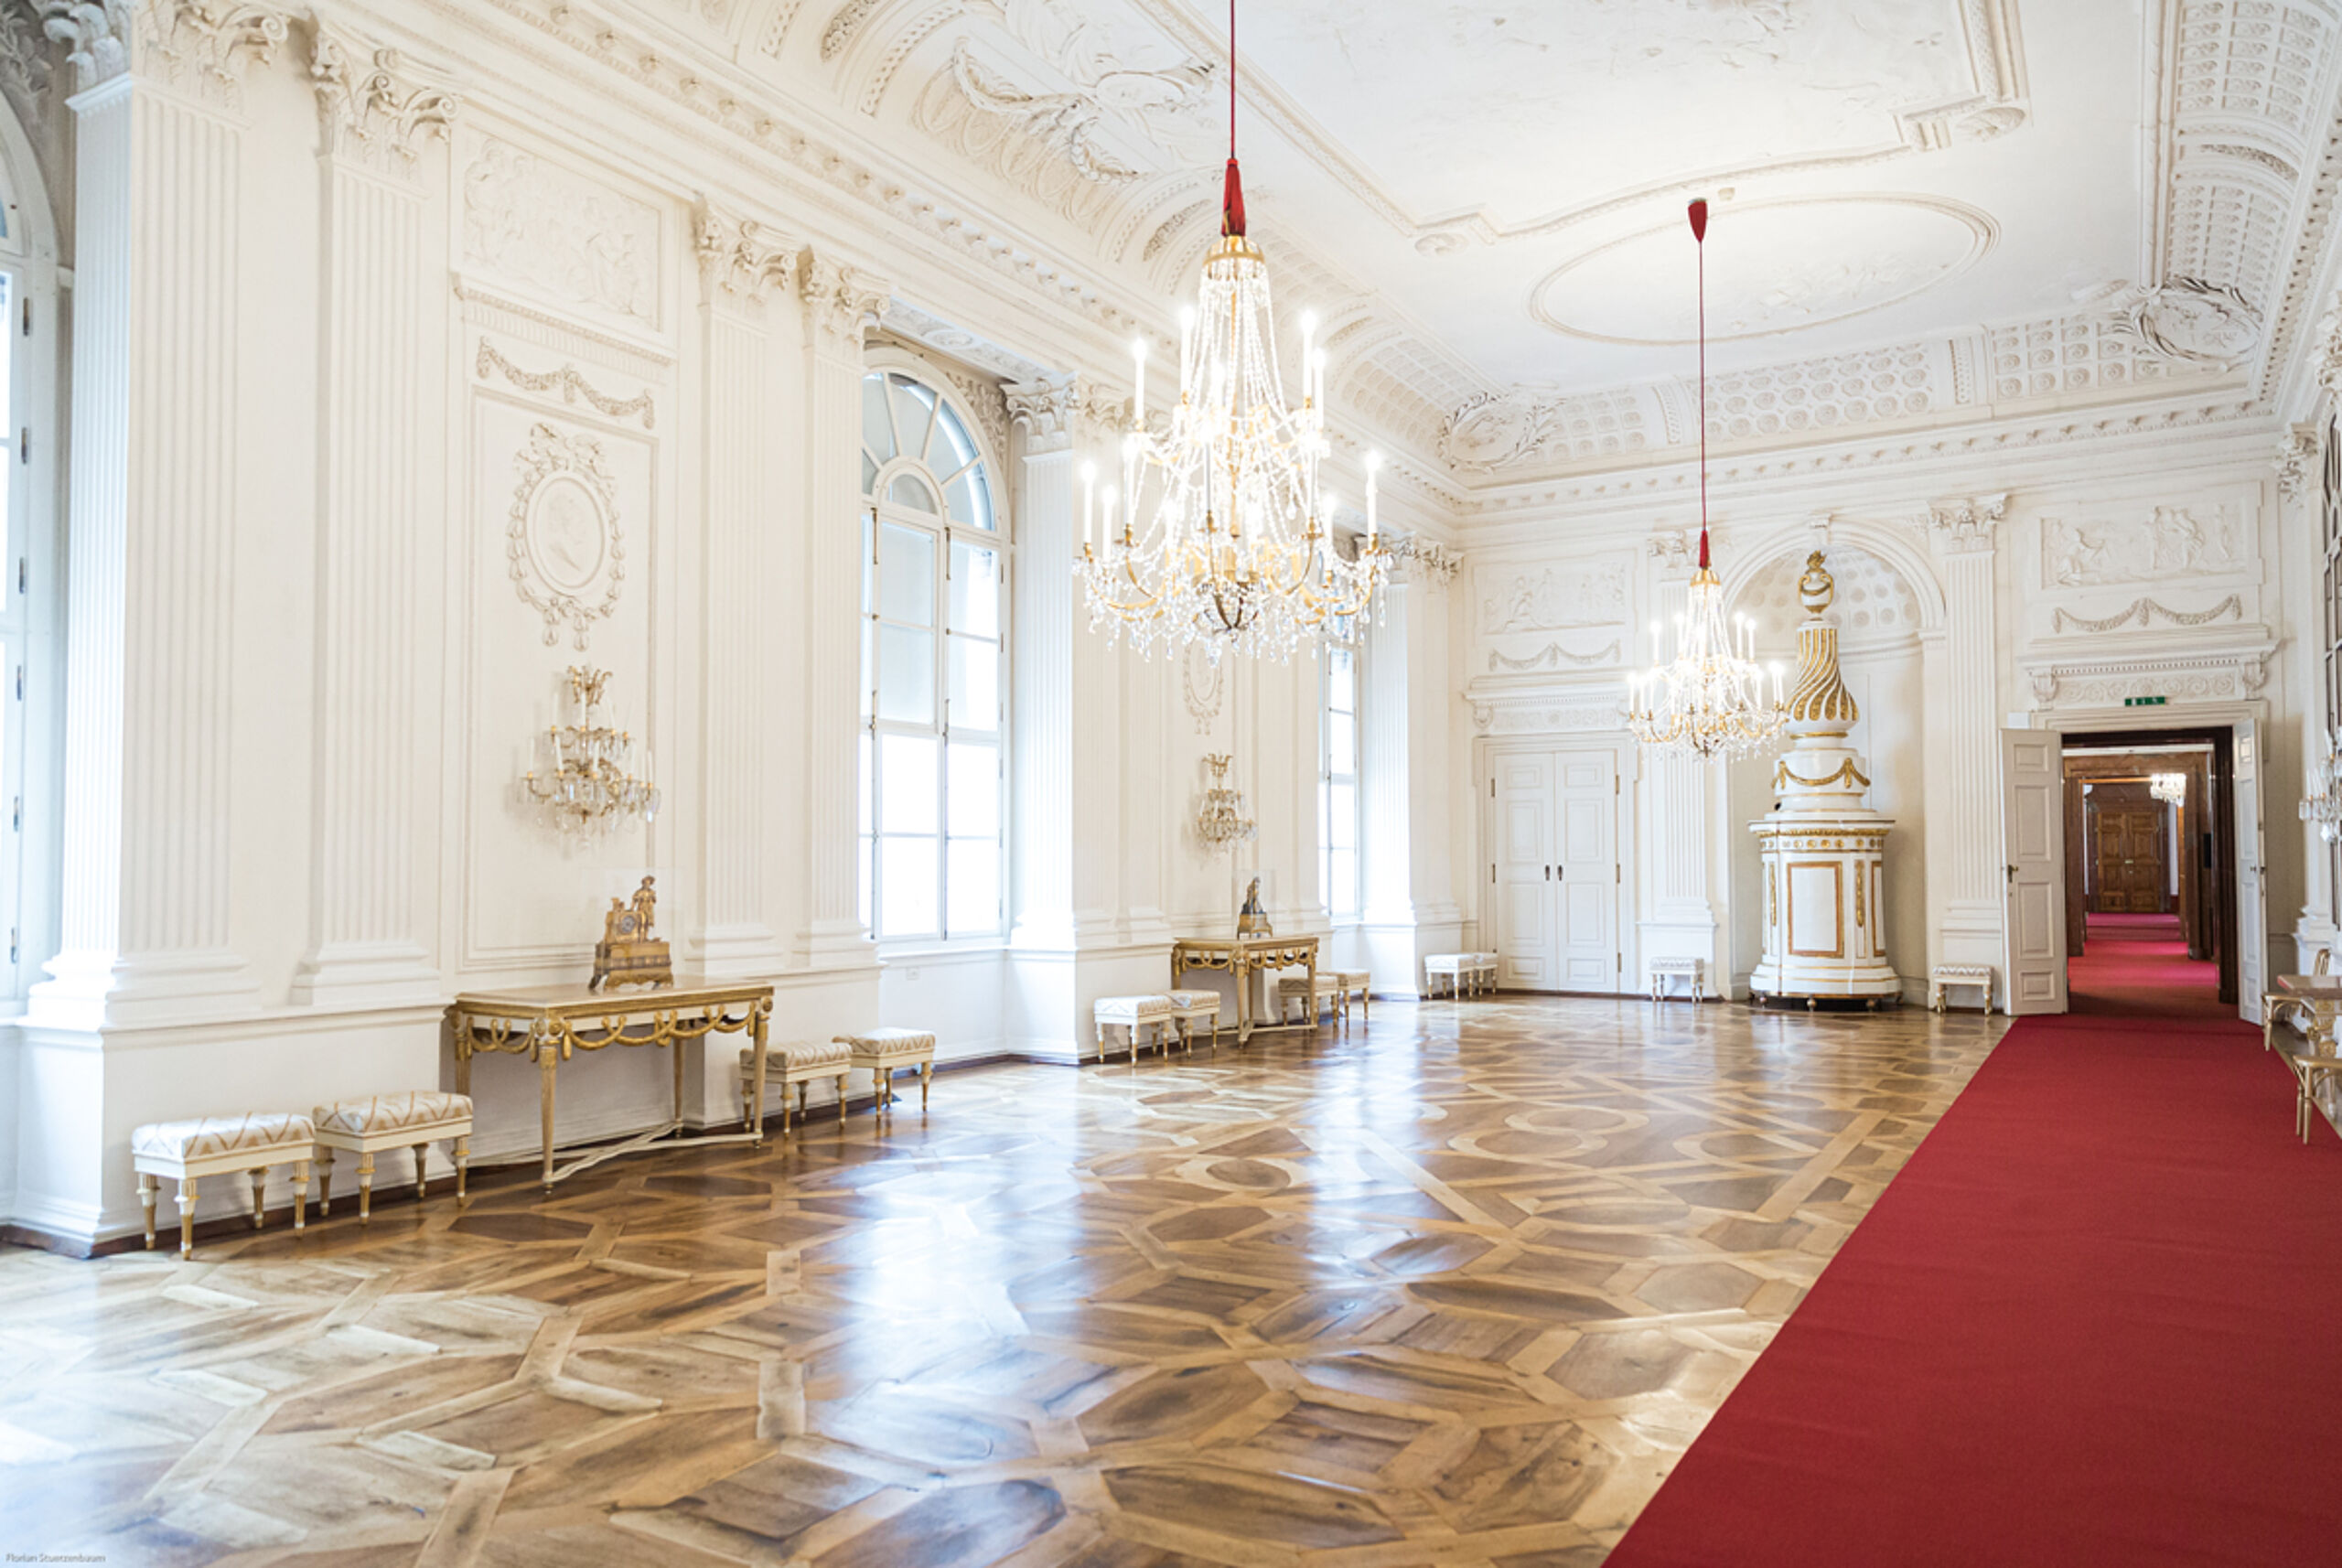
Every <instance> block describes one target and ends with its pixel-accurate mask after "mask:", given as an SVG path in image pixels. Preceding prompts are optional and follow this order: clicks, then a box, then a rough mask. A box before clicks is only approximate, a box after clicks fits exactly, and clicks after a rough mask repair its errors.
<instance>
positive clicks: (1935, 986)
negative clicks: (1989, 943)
mask: <svg viewBox="0 0 2342 1568" xmlns="http://www.w3.org/2000/svg"><path fill="white" fill-rule="evenodd" d="M1955 985H1959V986H1969V985H1972V986H1974V987H1975V988H1976V989H1977V990H1979V991H1981V992H1982V993H1983V996H1984V1011H1985V1012H1986V1013H1988V1014H1989V1013H1990V1012H1992V1010H1993V966H1992V965H1991V964H1989V963H1939V964H1938V965H1936V966H1935V967H1934V968H1933V969H1931V970H1929V971H1928V1008H1929V1009H1930V1010H1931V1011H1934V1012H1937V1013H1940V1012H1942V1011H1943V1007H1944V994H1943V993H1945V992H1947V991H1949V990H1950V989H1951V988H1952V987H1953V986H1955Z"/></svg>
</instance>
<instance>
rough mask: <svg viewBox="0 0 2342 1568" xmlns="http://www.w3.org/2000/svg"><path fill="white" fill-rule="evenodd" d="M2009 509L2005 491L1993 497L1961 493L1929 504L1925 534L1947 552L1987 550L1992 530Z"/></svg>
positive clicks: (1968, 552) (1991, 538)
mask: <svg viewBox="0 0 2342 1568" xmlns="http://www.w3.org/2000/svg"><path fill="white" fill-rule="evenodd" d="M2008 510H2009V498H2008V494H2007V492H2006V491H2003V492H2002V493H2001V494H1999V495H1996V496H1964V497H1959V498H1955V499H1950V500H1939V501H1929V502H1928V536H1929V537H1930V538H1931V539H1932V540H1933V541H1934V542H1935V546H1936V548H1937V549H1938V550H1939V551H1941V552H1942V553H1944V554H1946V555H1967V554H1971V553H1984V552H1989V551H1990V550H1991V549H1992V548H1993V531H1994V530H1995V529H1997V528H1998V527H1999V526H2000V522H2001V519H2002V518H2003V517H2004V516H2005V515H2006V514H2007V512H2008Z"/></svg>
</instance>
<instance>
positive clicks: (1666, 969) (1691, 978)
mask: <svg viewBox="0 0 2342 1568" xmlns="http://www.w3.org/2000/svg"><path fill="white" fill-rule="evenodd" d="M1647 967H1648V968H1649V971H1650V999H1651V1000H1652V1001H1653V1002H1663V1001H1665V1000H1666V999H1667V997H1668V996H1669V995H1671V993H1673V992H1674V989H1675V987H1674V982H1676V981H1678V980H1681V981H1684V982H1686V983H1689V984H1690V986H1691V988H1692V1001H1694V1002H1704V1001H1706V1000H1707V999H1708V961H1707V960H1705V959H1703V958H1655V959H1652V960H1651V961H1650V962H1649V965H1648V966H1647Z"/></svg>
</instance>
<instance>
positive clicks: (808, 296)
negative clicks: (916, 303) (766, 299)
mask: <svg viewBox="0 0 2342 1568" xmlns="http://www.w3.org/2000/svg"><path fill="white" fill-rule="evenodd" d="M799 288H800V292H801V293H802V295H803V296H804V300H805V323H806V326H807V327H808V328H811V330H812V332H813V334H814V336H815V338H817V339H818V340H819V341H820V343H821V344H822V346H823V347H826V348H829V349H833V350H837V351H846V350H849V349H850V350H851V351H852V352H854V353H855V354H859V353H861V351H862V338H863V334H865V332H867V331H869V330H870V328H873V327H876V325H878V320H879V317H883V316H885V315H886V300H887V296H888V295H890V294H892V292H893V290H891V289H890V288H889V287H888V286H887V285H886V284H885V283H883V282H881V281H880V280H879V279H877V278H875V277H873V276H871V275H870V274H868V273H865V272H864V271H863V270H862V269H861V268H860V267H856V266H850V265H848V264H846V263H843V262H840V261H836V260H834V259H833V258H830V257H827V256H824V255H822V254H821V253H820V252H811V253H809V254H808V255H807V256H806V258H805V270H804V272H803V273H802V274H800V282H799Z"/></svg>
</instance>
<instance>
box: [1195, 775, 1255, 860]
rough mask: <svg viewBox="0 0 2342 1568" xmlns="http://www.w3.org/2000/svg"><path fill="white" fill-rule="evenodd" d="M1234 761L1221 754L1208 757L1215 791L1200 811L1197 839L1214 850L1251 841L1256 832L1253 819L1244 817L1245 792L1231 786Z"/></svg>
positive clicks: (1209, 792)
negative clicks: (1231, 763) (1246, 840)
mask: <svg viewBox="0 0 2342 1568" xmlns="http://www.w3.org/2000/svg"><path fill="white" fill-rule="evenodd" d="M1231 760H1233V759H1232V758H1230V757H1228V756H1227V755H1225V754H1224V753H1220V752H1214V753H1213V754H1212V755H1211V756H1209V757H1205V758H1204V766H1205V767H1207V768H1210V769H1211V788H1210V789H1207V790H1205V791H1204V803H1203V805H1202V806H1201V807H1200V808H1199V809H1198V811H1197V812H1196V836H1197V837H1198V838H1200V839H1201V840H1203V841H1204V843H1208V844H1209V845H1211V846H1212V848H1214V849H1225V848H1226V847H1228V846H1229V845H1230V844H1232V843H1239V842H1241V841H1242V840H1244V839H1249V838H1251V837H1252V834H1253V832H1254V831H1255V824H1254V823H1253V821H1252V818H1250V817H1248V816H1246V815H1245V814H1244V792H1243V791H1242V790H1241V789H1230V788H1229V787H1228V765H1229V763H1230V761H1231Z"/></svg>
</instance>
